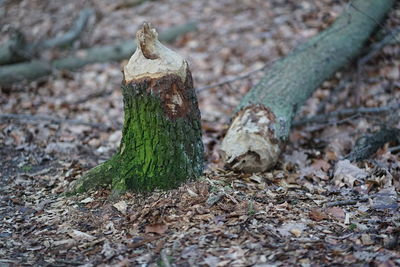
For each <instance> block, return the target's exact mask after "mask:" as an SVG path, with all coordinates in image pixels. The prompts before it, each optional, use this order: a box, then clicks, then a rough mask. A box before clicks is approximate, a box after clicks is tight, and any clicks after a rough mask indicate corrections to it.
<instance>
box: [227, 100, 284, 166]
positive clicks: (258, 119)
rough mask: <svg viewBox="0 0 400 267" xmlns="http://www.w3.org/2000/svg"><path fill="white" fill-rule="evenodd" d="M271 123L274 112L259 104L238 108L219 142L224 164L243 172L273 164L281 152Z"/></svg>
mask: <svg viewBox="0 0 400 267" xmlns="http://www.w3.org/2000/svg"><path fill="white" fill-rule="evenodd" d="M273 123H275V116H274V114H273V113H272V112H271V111H270V110H269V109H267V108H265V107H264V106H262V105H251V106H248V107H246V108H244V109H243V110H241V111H239V112H238V113H237V114H236V116H235V118H234V119H233V122H232V124H231V126H230V128H229V130H228V132H227V134H226V136H225V138H224V140H223V142H222V145H221V150H220V153H221V156H222V158H223V160H224V162H225V165H226V167H228V168H229V169H232V170H234V171H238V172H245V173H255V172H263V171H266V170H268V169H270V168H272V167H274V166H275V164H276V162H277V161H278V158H279V155H280V153H281V142H280V141H279V140H278V139H277V138H275V135H274V132H273V128H272V125H273Z"/></svg>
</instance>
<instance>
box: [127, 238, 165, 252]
mask: <svg viewBox="0 0 400 267" xmlns="http://www.w3.org/2000/svg"><path fill="white" fill-rule="evenodd" d="M162 237H164V236H163V235H157V236H150V237H148V238H146V239H143V240H141V241H139V242H135V243H129V244H127V247H128V248H130V249H136V248H139V247H141V246H143V245H146V244H147V243H150V242H153V241H155V240H158V239H160V238H162Z"/></svg>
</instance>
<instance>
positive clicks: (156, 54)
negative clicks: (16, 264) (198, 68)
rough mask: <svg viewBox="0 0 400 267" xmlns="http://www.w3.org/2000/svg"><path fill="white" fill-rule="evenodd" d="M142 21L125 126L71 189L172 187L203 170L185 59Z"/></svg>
mask: <svg viewBox="0 0 400 267" xmlns="http://www.w3.org/2000/svg"><path fill="white" fill-rule="evenodd" d="M157 36H158V34H157V32H156V30H155V29H154V28H152V26H151V25H150V24H147V23H144V25H143V27H142V28H141V29H140V30H139V31H138V33H137V35H136V37H137V42H138V46H137V50H136V52H135V53H134V54H133V56H132V57H131V59H130V60H129V62H128V64H127V65H126V66H125V68H124V80H123V82H122V94H123V99H124V113H125V117H124V126H123V131H122V140H121V144H120V146H119V150H118V152H117V153H116V154H115V155H114V156H113V157H112V158H111V159H110V160H108V161H106V162H105V163H103V164H101V165H99V166H97V167H95V168H93V169H91V170H90V171H89V172H87V173H86V174H85V175H84V176H83V177H81V178H80V179H78V181H77V182H76V184H75V185H73V186H72V189H71V190H70V192H72V193H80V192H84V191H87V190H88V189H92V188H97V187H100V186H104V185H110V184H111V186H112V190H113V194H114V195H115V194H117V195H118V194H120V193H121V192H124V191H126V190H131V191H136V192H143V191H152V190H154V189H156V188H158V189H171V188H174V187H177V186H178V185H179V184H181V183H182V182H184V181H186V180H189V179H193V178H196V177H199V176H200V175H201V174H202V171H203V143H202V139H201V125H200V111H199V109H198V104H197V99H196V95H195V91H194V88H193V81H192V75H191V72H190V70H189V67H188V64H187V62H186V61H185V60H184V59H183V58H182V57H181V56H180V55H178V54H177V53H175V52H173V51H171V50H170V49H168V48H167V47H165V46H163V45H162V44H161V43H160V42H159V41H158V39H157Z"/></svg>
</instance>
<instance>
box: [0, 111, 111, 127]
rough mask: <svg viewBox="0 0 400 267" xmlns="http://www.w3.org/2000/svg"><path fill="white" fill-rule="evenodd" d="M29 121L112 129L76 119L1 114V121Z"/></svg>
mask: <svg viewBox="0 0 400 267" xmlns="http://www.w3.org/2000/svg"><path fill="white" fill-rule="evenodd" d="M11 120H14V121H19V122H23V121H27V122H28V123H37V122H41V121H48V122H50V123H54V124H63V123H66V124H73V125H85V126H90V127H93V128H98V129H100V130H104V131H107V130H110V129H112V127H109V126H106V125H104V124H102V123H93V122H86V121H81V120H75V119H61V118H56V117H51V116H47V115H29V114H0V121H11Z"/></svg>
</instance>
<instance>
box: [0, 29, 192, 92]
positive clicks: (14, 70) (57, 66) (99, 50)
mask: <svg viewBox="0 0 400 267" xmlns="http://www.w3.org/2000/svg"><path fill="white" fill-rule="evenodd" d="M195 29H196V23H194V22H191V23H187V24H184V25H180V26H177V27H173V28H171V29H169V30H167V31H166V32H165V33H163V34H160V40H161V41H166V42H170V41H173V40H175V39H176V38H177V37H178V36H180V35H182V34H185V33H187V32H190V31H193V30H195ZM135 49H136V44H135V42H134V41H133V40H129V41H125V42H122V43H120V44H117V45H109V46H99V47H93V48H90V49H87V50H86V51H83V53H82V54H83V56H80V57H79V56H72V57H66V58H62V59H57V60H54V61H52V62H50V63H47V62H43V61H32V62H29V63H19V64H13V65H7V66H2V67H0V86H9V85H11V84H13V83H16V82H21V81H25V80H34V79H37V78H40V77H43V76H46V75H49V74H51V73H53V71H54V70H74V69H78V68H81V67H83V66H85V65H87V64H92V63H100V62H110V61H119V60H123V59H126V58H128V57H129V56H130V55H132V53H133V52H134V51H135Z"/></svg>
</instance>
